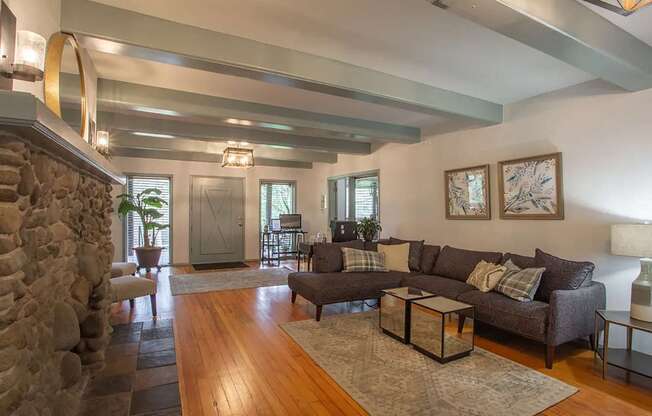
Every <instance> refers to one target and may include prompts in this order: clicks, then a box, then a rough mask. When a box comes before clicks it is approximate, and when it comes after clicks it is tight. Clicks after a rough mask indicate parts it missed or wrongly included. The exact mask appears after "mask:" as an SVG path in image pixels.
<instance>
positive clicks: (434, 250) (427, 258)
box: [421, 244, 441, 274]
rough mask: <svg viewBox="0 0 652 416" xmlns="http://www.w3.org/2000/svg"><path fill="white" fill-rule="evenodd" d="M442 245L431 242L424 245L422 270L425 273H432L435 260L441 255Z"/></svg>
mask: <svg viewBox="0 0 652 416" xmlns="http://www.w3.org/2000/svg"><path fill="white" fill-rule="evenodd" d="M440 251H441V247H439V246H431V245H430V244H424V245H423V252H422V253H421V272H422V273H425V274H432V269H433V268H434V267H435V262H436V261H437V257H438V256H439V252H440Z"/></svg>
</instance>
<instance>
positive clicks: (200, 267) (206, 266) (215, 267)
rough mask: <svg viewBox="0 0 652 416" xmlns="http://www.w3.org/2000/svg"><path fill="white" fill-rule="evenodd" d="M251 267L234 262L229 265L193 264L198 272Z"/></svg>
mask: <svg viewBox="0 0 652 416" xmlns="http://www.w3.org/2000/svg"><path fill="white" fill-rule="evenodd" d="M247 267H249V265H247V264H246V263H243V262H241V261H232V262H229V263H206V264H193V265H192V268H193V269H195V270H197V271H202V270H221V269H246V268H247Z"/></svg>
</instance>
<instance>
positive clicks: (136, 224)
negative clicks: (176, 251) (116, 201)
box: [125, 176, 172, 265]
mask: <svg viewBox="0 0 652 416" xmlns="http://www.w3.org/2000/svg"><path fill="white" fill-rule="evenodd" d="M148 188H155V189H158V190H160V191H161V195H160V197H161V198H162V199H163V200H165V201H166V202H167V203H168V205H166V206H164V207H163V208H162V209H160V210H159V211H160V212H161V213H162V214H163V217H161V218H160V219H159V220H157V221H158V222H159V223H161V224H170V225H171V224H172V222H171V221H170V207H171V205H172V198H171V178H169V177H163V176H129V177H128V178H127V192H128V193H130V194H138V193H140V192H142V191H144V190H145V189H148ZM142 230H143V224H142V222H141V221H140V217H139V216H138V215H136V214H133V213H130V214H129V215H127V221H126V224H125V240H126V241H125V249H126V256H125V257H126V258H127V261H132V262H136V253H135V252H134V247H139V246H141V245H142V244H143V231H142ZM170 237H171V235H170V229H165V230H162V231H161V232H160V233H159V234H158V236H157V238H156V242H155V244H156V245H157V246H159V247H163V252H162V253H161V260H160V261H159V264H160V265H168V264H170V260H171V255H172V254H171V252H170V250H171V247H172V244H171V241H170Z"/></svg>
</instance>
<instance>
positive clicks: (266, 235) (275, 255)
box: [260, 230, 307, 266]
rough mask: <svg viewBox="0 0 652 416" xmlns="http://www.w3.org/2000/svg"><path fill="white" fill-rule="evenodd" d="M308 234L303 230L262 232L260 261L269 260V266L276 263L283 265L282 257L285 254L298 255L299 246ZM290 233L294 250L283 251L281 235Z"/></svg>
mask: <svg viewBox="0 0 652 416" xmlns="http://www.w3.org/2000/svg"><path fill="white" fill-rule="evenodd" d="M306 234H307V232H306V231H302V230H278V231H267V232H261V233H260V263H261V264H263V263H264V262H267V265H268V266H271V265H272V264H273V263H276V265H277V266H280V265H281V257H282V256H284V255H290V256H296V255H298V253H299V251H298V248H297V247H298V246H299V243H300V242H301V241H303V237H304V236H305V235H306ZM284 235H289V236H290V237H291V238H292V247H293V248H294V249H293V250H290V251H281V245H282V243H281V236H284Z"/></svg>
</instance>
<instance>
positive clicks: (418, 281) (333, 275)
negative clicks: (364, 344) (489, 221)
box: [288, 238, 606, 368]
mask: <svg viewBox="0 0 652 416" xmlns="http://www.w3.org/2000/svg"><path fill="white" fill-rule="evenodd" d="M403 242H405V241H403V240H399V239H394V238H392V239H390V240H386V241H383V243H385V244H399V243H403ZM343 246H345V247H351V248H357V249H365V250H375V249H376V243H363V242H362V241H353V242H348V243H327V244H319V245H316V246H315V247H314V249H313V252H314V254H313V271H312V272H299V273H292V274H290V275H289V277H288V285H289V287H290V289H291V290H292V302H294V301H295V299H296V296H297V294H299V295H301V296H302V297H304V298H305V299H307V300H308V301H310V302H312V303H313V304H314V305H315V306H316V310H317V312H316V319H317V320H319V319H320V317H321V310H322V306H323V305H327V304H331V303H338V302H347V301H355V300H366V299H379V298H380V297H381V290H383V289H390V288H395V287H401V286H412V287H416V288H419V289H423V290H426V291H429V292H432V293H434V294H436V295H441V296H445V297H448V298H450V299H457V300H459V301H461V302H464V303H468V304H470V305H474V306H475V310H476V312H475V315H476V316H475V317H476V319H477V320H478V321H480V322H483V323H486V324H489V325H492V326H495V327H498V328H501V329H503V330H507V331H510V332H513V333H516V334H518V335H521V336H523V337H526V338H529V339H532V340H535V341H538V342H541V343H543V344H545V345H546V354H545V355H546V367H548V368H552V363H553V359H554V353H555V348H556V347H557V346H558V345H561V344H563V343H566V342H569V341H572V340H575V339H580V338H587V337H588V338H589V340H590V342H591V344H592V345H593V343H594V342H595V340H594V339H593V332H594V325H595V310H596V309H604V308H605V304H606V293H605V287H604V285H603V284H602V283H599V282H594V281H593V280H592V277H593V271H594V269H595V266H594V265H593V263H590V262H575V261H569V260H564V259H561V258H558V257H554V256H551V255H549V254H547V253H544V252H543V251H541V250H536V253H535V256H534V257H526V256H521V255H515V254H510V253H505V254H503V253H498V252H484V251H471V250H463V249H458V248H454V247H449V246H445V247H443V248H442V249H440V247H439V246H433V245H427V244H423V242H422V241H411V242H410V259H409V263H410V264H409V265H410V270H411V271H410V273H406V272H391V271H390V272H387V273H343V272H342V268H343V266H342V254H341V247H343ZM508 259H511V260H512V262H513V263H514V264H516V265H517V266H519V267H521V268H527V267H545V268H546V271H545V272H544V274H543V277H542V280H541V284H540V286H539V289H538V290H537V293H536V295H535V298H534V300H533V301H531V302H519V301H516V300H513V299H511V298H508V297H507V296H504V295H502V294H500V293H496V292H488V293H483V292H480V291H479V290H477V289H476V288H475V287H473V286H471V285H468V284H466V280H467V278H468V276H469V274H470V273H471V271H473V269H474V268H475V266H476V265H477V264H478V262H480V261H481V260H485V261H487V262H491V263H504V262H506V261H507V260H508Z"/></svg>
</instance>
